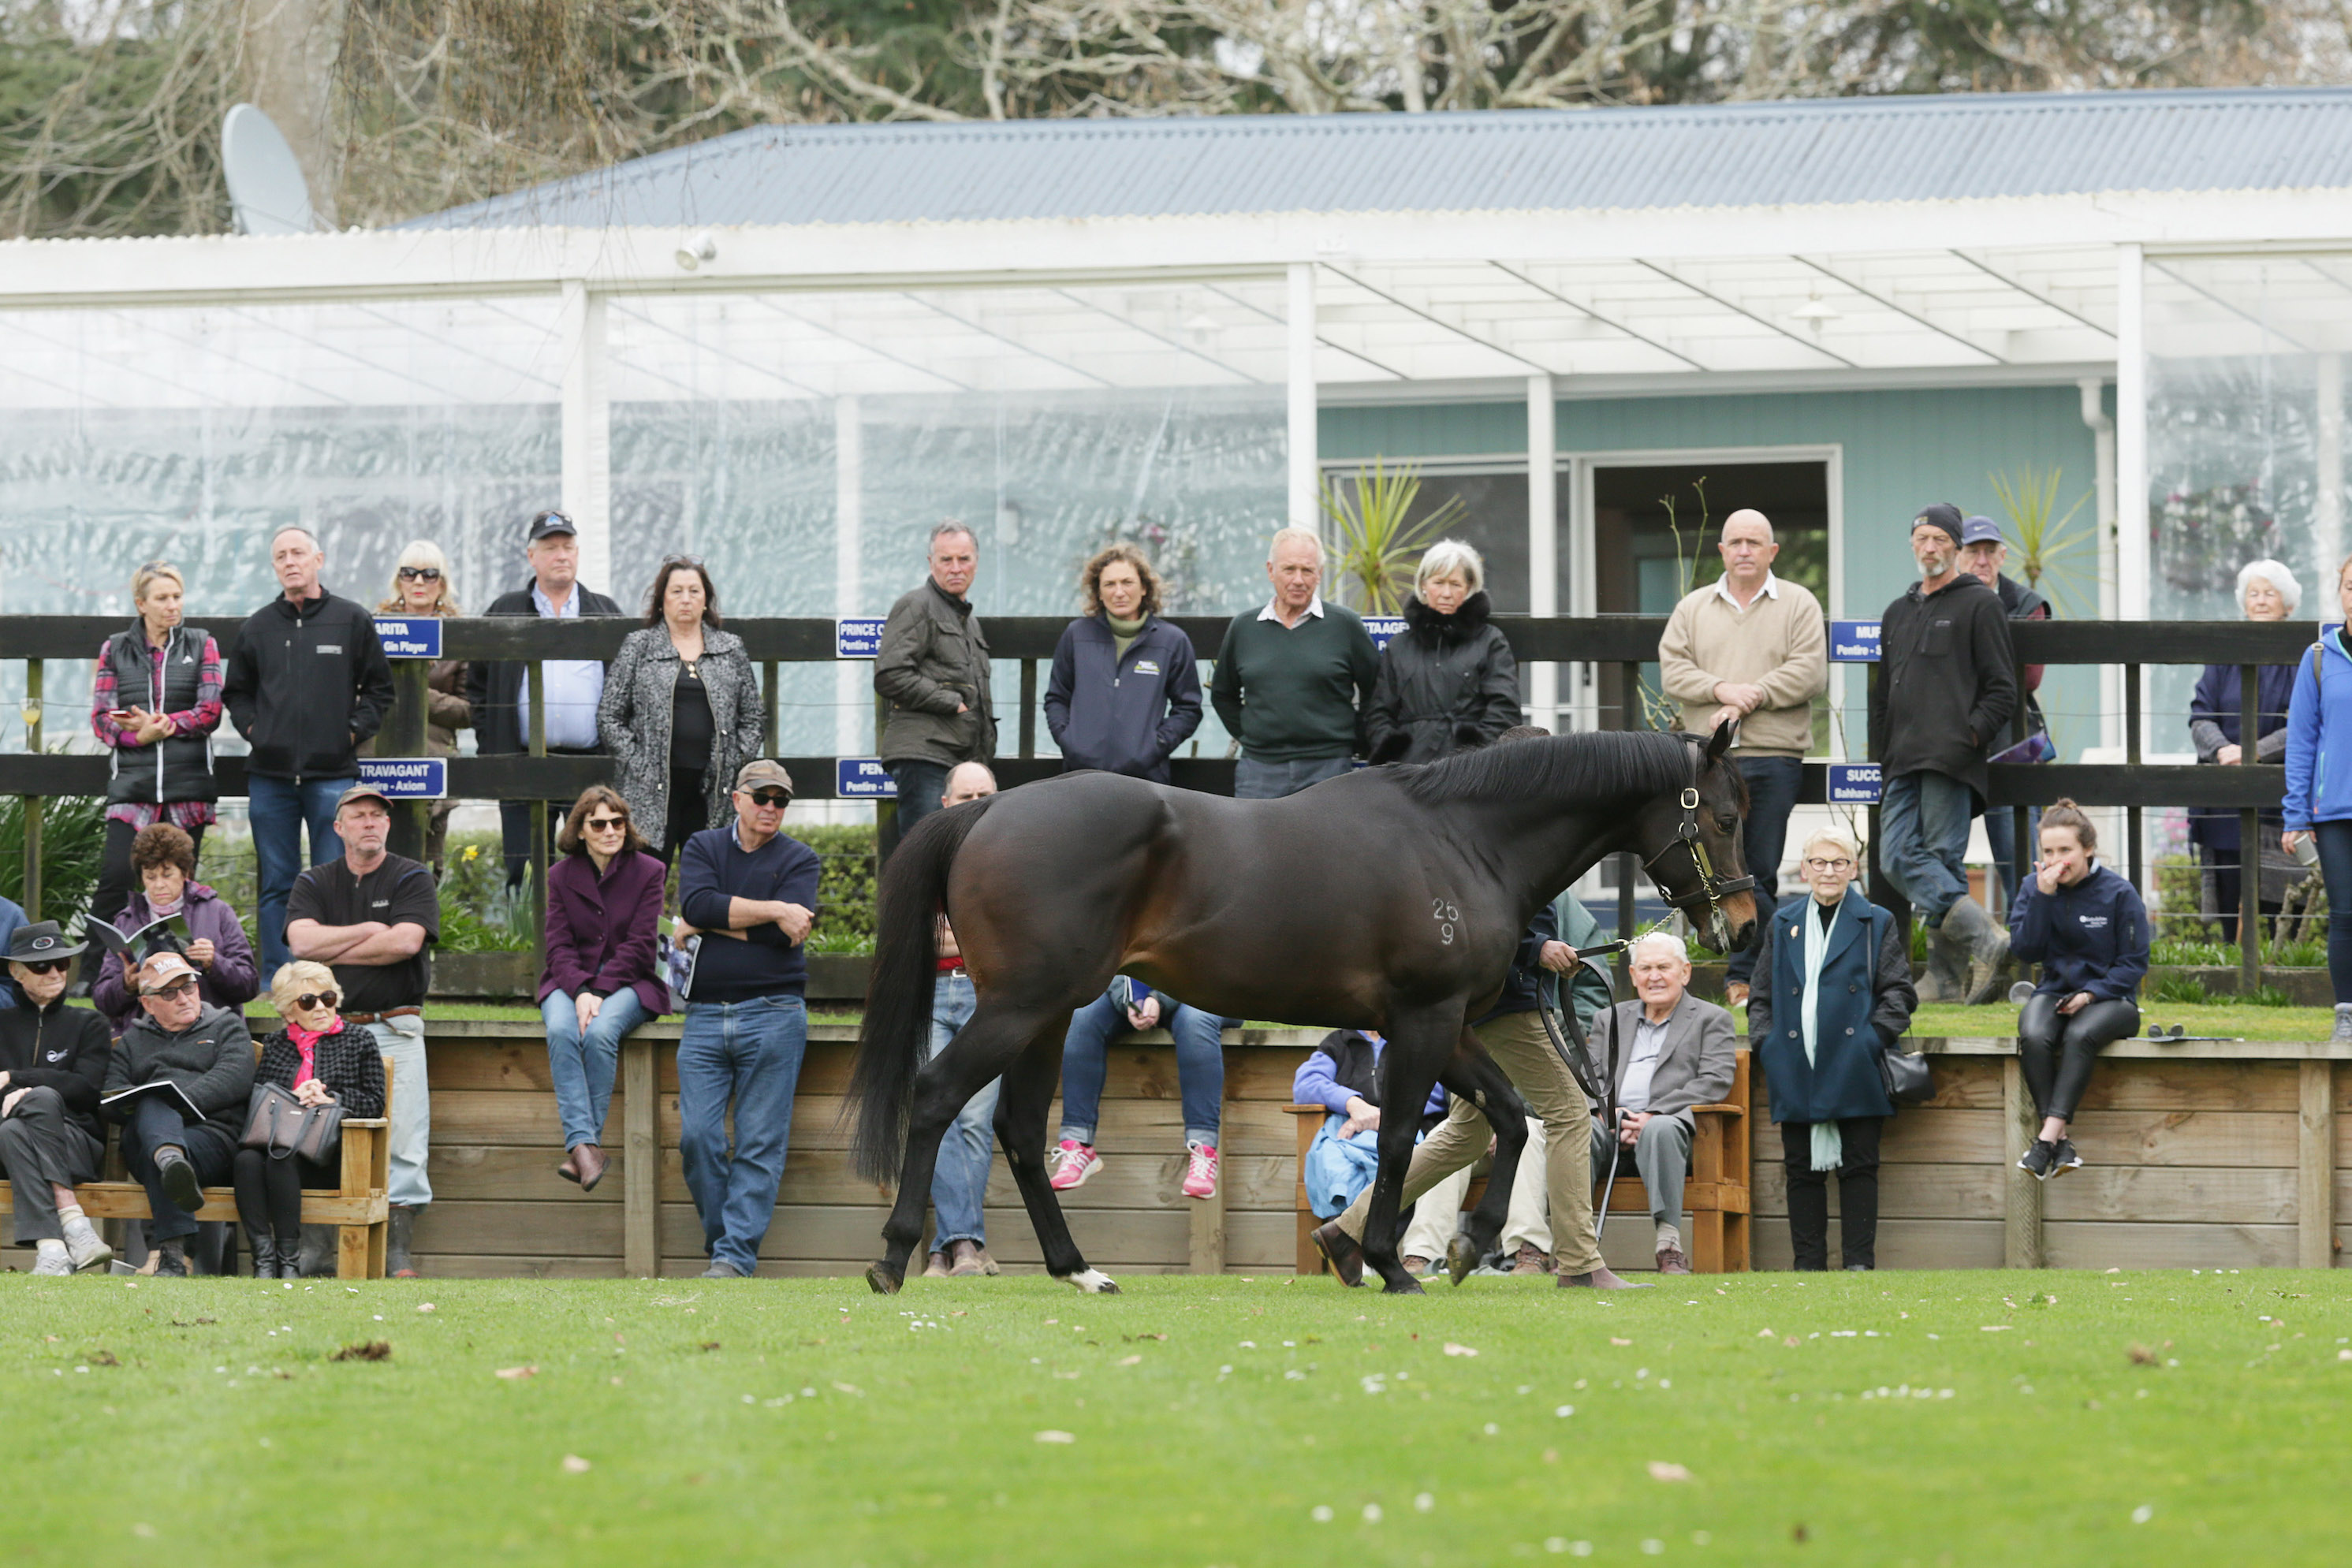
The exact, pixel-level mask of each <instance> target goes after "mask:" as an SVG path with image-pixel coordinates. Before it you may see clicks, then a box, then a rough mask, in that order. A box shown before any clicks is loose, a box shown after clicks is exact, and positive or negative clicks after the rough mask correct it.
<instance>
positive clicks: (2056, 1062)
mask: <svg viewBox="0 0 2352 1568" xmlns="http://www.w3.org/2000/svg"><path fill="white" fill-rule="evenodd" d="M2063 999H2064V998H2061V997H2051V996H2041V995H2036V996H2034V997H2032V998H2030V999H2029V1000H2028V1001H2027V1002H2026V1004H2025V1007H2024V1009H2022V1010H2021V1012H2019V1014H2018V1015H2017V1060H2018V1063H2019V1065H2020V1066H2021V1067H2022V1068H2023V1069H2024V1070H2025V1082H2026V1086H2027V1087H2028V1088H2030V1089H2032V1091H2033V1108H2034V1109H2035V1110H2036V1111H2037V1112H2039V1113H2041V1114H2042V1115H2044V1116H2055V1117H2057V1118H2058V1119H2059V1120H2060V1121H2062V1122H2071V1121H2073V1120H2074V1108H2075V1107H2076V1106H2078V1105H2080V1104H2081V1103H2083V1091H2084V1089H2086V1088H2088V1087H2089V1086H2090V1082H2091V1069H2092V1068H2093V1067H2094V1066H2095V1065H2096V1064H2097V1062H2098V1060H2099V1052H2100V1051H2101V1050H2102V1049H2104V1048H2105V1046H2106V1044H2107V1042H2108V1041H2110V1040H2124V1039H2127V1038H2128V1037H2130V1036H2132V1035H2136V1034H2137V1033H2138V1032H2139V1006H2138V1004H2137V1003H2135V1002H2126V1001H2105V1002H2092V1003H2090V1004H2089V1005H2087V1006H2085V1007H2084V1009H2083V1010H2082V1011H2081V1012H2078V1013H2076V1014H2074V1016H2073V1017H2072V1018H2069V1017H2067V1016H2066V1015H2065V1014H2063V1013H2061V1012H2060V1011H2059V1010H2058V1004H2059V1003H2060V1002H2061V1001H2063Z"/></svg>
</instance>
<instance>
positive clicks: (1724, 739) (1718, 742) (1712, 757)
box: [1706, 719, 1736, 762]
mask: <svg viewBox="0 0 2352 1568" xmlns="http://www.w3.org/2000/svg"><path fill="white" fill-rule="evenodd" d="M1735 723H1736V721H1734V720H1732V719H1725V720H1724V721H1723V722H1722V723H1721V724H1718V725H1717V726H1716V727H1715V736H1714V738H1712V739H1710V740H1709V741H1708V742H1707V743H1706V759H1707V760H1708V761H1709V762H1713V761H1716V760H1717V759H1718V758H1721V757H1722V756H1723V754H1724V753H1725V752H1727V751H1728V750H1730V749H1731V737H1732V736H1733V734H1734V733H1735Z"/></svg>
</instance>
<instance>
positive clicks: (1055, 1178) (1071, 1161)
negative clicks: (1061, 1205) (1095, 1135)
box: [1045, 1138, 1103, 1192]
mask: <svg viewBox="0 0 2352 1568" xmlns="http://www.w3.org/2000/svg"><path fill="white" fill-rule="evenodd" d="M1102 1164H1103V1163H1102V1156H1101V1155H1098V1154H1097V1153H1095V1146H1094V1145H1092V1144H1081V1143H1079V1142H1078V1141H1077V1140H1076V1139H1075V1138H1064V1139H1063V1140H1062V1142H1061V1144H1060V1145H1058V1146H1057V1147H1055V1148H1054V1149H1052V1150H1050V1151H1048V1152H1047V1154H1046V1155H1045V1172H1046V1184H1047V1185H1048V1186H1051V1187H1052V1188H1053V1189H1054V1190H1055V1192H1067V1191H1069V1190H1070V1189H1071V1188H1072V1187H1074V1186H1078V1185H1079V1184H1080V1183H1081V1182H1083V1181H1085V1180H1086V1179H1087V1177H1088V1176H1092V1175H1094V1174H1095V1172H1097V1171H1098V1170H1100V1169H1102Z"/></svg>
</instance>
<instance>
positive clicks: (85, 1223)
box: [65, 1215, 114, 1273]
mask: <svg viewBox="0 0 2352 1568" xmlns="http://www.w3.org/2000/svg"><path fill="white" fill-rule="evenodd" d="M65 1229H66V1255H67V1256H68V1258H70V1259H72V1260H73V1266H74V1271H75V1272H76V1273H79V1272H80V1271H81V1270H85V1269H103V1268H104V1267H106V1265H108V1264H109V1263H111V1262H113V1261H114V1249H113V1248H111V1247H109V1246H108V1245H107V1244H106V1242H105V1240H104V1239H102V1238H101V1237H100V1235H99V1234H98V1228H97V1227H95V1226H93V1225H91V1224H90V1222H89V1220H88V1219H85V1218H81V1217H80V1216H79V1215H77V1216H75V1217H74V1218H71V1219H68V1220H67V1221H66V1222H65Z"/></svg>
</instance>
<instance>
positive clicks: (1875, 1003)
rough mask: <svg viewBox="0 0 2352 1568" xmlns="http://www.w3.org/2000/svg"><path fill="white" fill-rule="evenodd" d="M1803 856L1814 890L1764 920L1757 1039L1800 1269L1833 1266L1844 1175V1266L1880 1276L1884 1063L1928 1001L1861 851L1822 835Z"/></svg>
mask: <svg viewBox="0 0 2352 1568" xmlns="http://www.w3.org/2000/svg"><path fill="white" fill-rule="evenodd" d="M1800 854H1801V862H1800V865H1799V868H1798V869H1799V873H1800V874H1801V876H1802V877H1803V878H1804V880H1805V882H1806V883H1807V884H1808V886H1809V888H1810V890H1811V891H1809V892H1806V893H1801V894H1797V895H1796V896H1794V897H1792V898H1790V899H1788V900H1786V901H1784V902H1783V903H1782V904H1781V905H1780V907H1779V908H1778V909H1776V910H1774V911H1773V912H1772V918H1771V919H1769V921H1767V922H1765V926H1764V935H1763V936H1762V938H1761V946H1759V947H1758V949H1757V952H1756V977H1755V988H1754V989H1753V990H1751V991H1750V992H1749V993H1748V1040H1749V1042H1750V1043H1751V1044H1752V1045H1753V1046H1754V1048H1755V1051H1756V1053H1757V1055H1758V1056H1759V1058H1760V1059H1761V1061H1762V1065H1763V1068H1764V1079H1765V1082H1766V1083H1767V1084H1768V1085H1769V1092H1770V1094H1771V1100H1772V1120H1774V1121H1775V1122H1778V1123H1779V1124H1780V1151H1781V1158H1782V1160H1783V1163H1784V1164H1785V1165H1786V1166H1787V1167H1788V1172H1789V1241H1790V1247H1791V1249H1793V1250H1794V1252H1795V1254H1796V1267H1798V1268H1799V1269H1801V1270H1824V1269H1827V1268H1828V1267H1829V1235H1830V1194H1829V1178H1830V1176H1831V1175H1832V1173H1834V1174H1835V1175H1836V1176H1837V1178H1838V1204H1839V1209H1840V1221H1841V1236H1842V1239H1843V1243H1844V1252H1845V1266H1846V1267H1847V1268H1848V1269H1850V1270H1866V1269H1874V1268H1876V1267H1877V1266H1878V1142H1879V1134H1880V1131H1881V1129H1882V1127H1883V1125H1884V1124H1885V1120H1886V1118H1887V1117H1889V1116H1892V1115H1893V1114H1895V1102H1894V1101H1892V1100H1890V1099H1888V1098H1887V1095H1886V1085H1885V1080H1884V1079H1882V1078H1881V1077H1880V1075H1879V1066H1878V1058H1879V1054H1880V1053H1881V1052H1882V1051H1892V1050H1893V1049H1895V1040H1898V1039H1900V1038H1901V1036H1902V1034H1903V1031H1904V1030H1907V1029H1909V1028H1910V1027H1911V1014H1912V1012H1913V1010H1914V1009H1916V1008H1917V1007H1918V1005H1919V993H1918V992H1917V991H1916V990H1915V989H1914V988H1912V985H1911V952H1910V947H1909V944H1908V943H1907V941H1906V938H1905V935H1904V931H1903V927H1902V925H1900V924H1899V923H1898V922H1897V921H1896V920H1895V917H1894V916H1893V915H1890V914H1888V913H1887V912H1886V911H1885V910H1884V909H1881V908H1879V907H1878V906H1877V905H1876V904H1873V903H1871V902H1870V900H1869V899H1867V898H1865V897H1864V896H1863V894H1862V892H1861V890H1860V889H1858V888H1856V887H1854V886H1853V878H1854V873H1856V872H1857V871H1858V870H1860V868H1861V864H1862V849H1861V846H1860V845H1859V844H1857V843H1856V842H1855V841H1853V838H1852V837H1850V836H1849V835H1848V834H1847V833H1846V832H1845V831H1843V829H1838V828H1822V829H1819V830H1817V831H1815V832H1814V833H1813V834H1812V836H1811V837H1810V838H1808V839H1807V840H1806V841H1805V842H1804V847H1803V849H1802V850H1801V852H1800Z"/></svg>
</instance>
